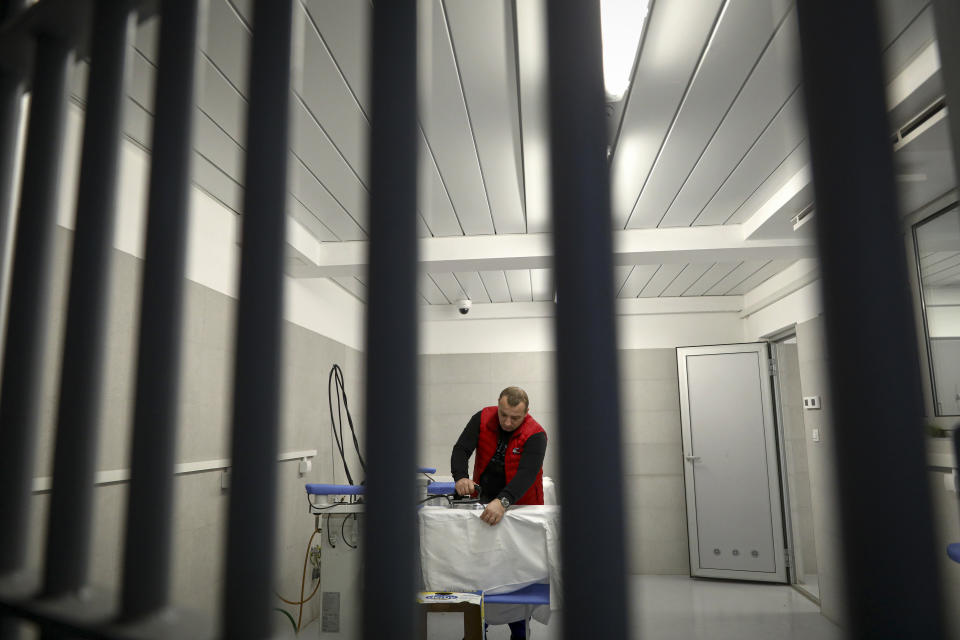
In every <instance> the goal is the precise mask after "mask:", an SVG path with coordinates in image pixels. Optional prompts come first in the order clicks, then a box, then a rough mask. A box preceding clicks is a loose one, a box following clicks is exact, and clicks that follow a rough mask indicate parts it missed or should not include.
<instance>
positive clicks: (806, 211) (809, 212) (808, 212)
mask: <svg viewBox="0 0 960 640" xmlns="http://www.w3.org/2000/svg"><path fill="white" fill-rule="evenodd" d="M812 219H813V203H812V202H811V203H810V204H808V205H807V206H805V207H804V208H803V209H801V210H800V213H798V214H797V215H795V216H793V217H792V218H791V219H790V222H792V223H793V230H794V231H796V230H797V229H799V228H800V227H802V226H803V225H805V224H806V223H808V222H810V220H812Z"/></svg>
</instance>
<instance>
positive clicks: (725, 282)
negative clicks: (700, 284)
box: [706, 260, 769, 296]
mask: <svg viewBox="0 0 960 640" xmlns="http://www.w3.org/2000/svg"><path fill="white" fill-rule="evenodd" d="M767 262H769V260H746V261H744V262H741V263H740V264H739V265H738V266H737V268H736V269H734V270H733V271H731V272H730V273H728V274H727V275H725V276H724V277H722V278H721V279H720V280H719V281H718V282H717V284H715V285H713V286H712V287H710V288H709V289H707V291H706V294H707V295H708V296H725V295H729V294H730V291H731V290H732V289H734V288H735V287H737V286H738V285H739V284H740V283H741V282H743V281H744V280H746V279H747V278H749V277H750V276H752V275H753V274H754V273H756V272H757V271H758V270H760V269H761V268H763V267H764V266H765V265H766V264H767Z"/></svg>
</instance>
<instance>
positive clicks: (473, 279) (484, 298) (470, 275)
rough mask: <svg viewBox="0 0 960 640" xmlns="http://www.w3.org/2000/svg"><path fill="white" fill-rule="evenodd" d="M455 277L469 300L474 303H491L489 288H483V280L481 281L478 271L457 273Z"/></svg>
mask: <svg viewBox="0 0 960 640" xmlns="http://www.w3.org/2000/svg"><path fill="white" fill-rule="evenodd" d="M453 275H454V277H456V279H457V282H459V283H460V288H461V289H463V291H464V293H466V294H467V297H468V298H470V299H471V300H473V301H474V302H490V296H489V295H487V288H486V287H485V286H483V280H481V279H480V274H479V273H477V272H476V271H456V272H454V274H453Z"/></svg>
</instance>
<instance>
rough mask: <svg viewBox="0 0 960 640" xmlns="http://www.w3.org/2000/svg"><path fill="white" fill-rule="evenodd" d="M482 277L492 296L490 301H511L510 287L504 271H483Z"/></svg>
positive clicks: (488, 292)
mask: <svg viewBox="0 0 960 640" xmlns="http://www.w3.org/2000/svg"><path fill="white" fill-rule="evenodd" d="M480 279H481V280H483V286H484V288H486V290H487V294H488V295H489V296H490V302H510V287H509V286H508V285H507V276H506V275H505V274H504V273H503V271H481V272H480Z"/></svg>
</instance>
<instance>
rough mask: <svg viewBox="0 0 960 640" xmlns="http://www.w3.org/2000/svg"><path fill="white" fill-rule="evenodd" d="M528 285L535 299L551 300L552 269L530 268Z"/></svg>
mask: <svg viewBox="0 0 960 640" xmlns="http://www.w3.org/2000/svg"><path fill="white" fill-rule="evenodd" d="M530 287H531V292H532V297H533V299H534V300H536V301H547V300H553V297H554V294H555V293H556V289H555V288H554V286H553V269H530Z"/></svg>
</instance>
